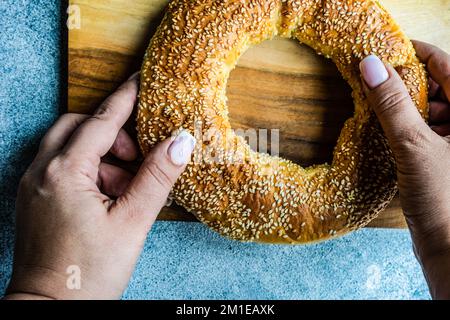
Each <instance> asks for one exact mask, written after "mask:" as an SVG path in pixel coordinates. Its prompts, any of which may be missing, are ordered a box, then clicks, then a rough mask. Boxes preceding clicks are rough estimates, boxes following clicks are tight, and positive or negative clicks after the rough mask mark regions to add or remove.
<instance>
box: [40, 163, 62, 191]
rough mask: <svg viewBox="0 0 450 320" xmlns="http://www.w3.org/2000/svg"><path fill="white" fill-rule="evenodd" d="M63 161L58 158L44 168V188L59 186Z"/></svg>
mask: <svg viewBox="0 0 450 320" xmlns="http://www.w3.org/2000/svg"><path fill="white" fill-rule="evenodd" d="M61 172H64V171H63V170H62V166H61V160H60V158H58V157H55V158H53V159H51V160H50V161H49V162H48V163H47V165H46V166H45V167H44V170H43V173H42V186H44V187H49V186H55V185H58V184H59V182H60V181H61Z"/></svg>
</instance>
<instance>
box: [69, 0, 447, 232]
mask: <svg viewBox="0 0 450 320" xmlns="http://www.w3.org/2000/svg"><path fill="white" fill-rule="evenodd" d="M167 2H168V1H167V0H71V1H70V4H71V5H75V6H77V9H79V13H80V22H81V24H80V28H79V29H71V30H70V31H69V51H68V52H69V58H68V61H69V88H68V90H69V92H68V99H69V100H68V108H69V111H70V112H80V113H89V112H91V111H92V110H93V109H95V107H96V106H98V105H99V103H101V102H102V101H103V99H104V98H105V97H107V96H108V95H109V94H110V93H111V92H112V91H114V89H115V88H117V86H118V85H119V84H120V83H121V82H122V81H123V80H124V79H126V78H127V77H128V76H129V75H130V74H131V73H133V72H134V71H136V70H139V68H140V64H141V61H142V57H143V54H144V52H145V49H146V47H147V45H148V43H149V40H150V39H151V36H152V34H153V33H154V32H155V30H156V28H157V26H158V25H159V23H160V21H161V19H162V17H163V14H164V8H165V6H166V5H167ZM381 2H382V3H383V4H384V5H385V7H386V8H387V9H388V10H389V11H390V12H391V13H392V14H393V16H394V17H395V18H396V20H397V21H398V22H399V24H400V25H401V26H402V28H403V30H404V31H405V32H406V34H407V35H408V36H409V37H411V38H414V39H419V40H423V41H427V42H430V43H433V44H436V45H438V46H440V47H442V48H443V49H445V50H447V51H450V41H449V36H448V32H449V28H450V0H382V1H381ZM227 96H228V98H229V110H230V117H231V123H232V126H233V128H235V129H237V128H242V129H246V128H266V129H280V154H281V156H283V157H285V158H288V159H291V160H293V161H294V162H296V163H298V164H301V165H304V166H306V165H310V164H314V163H322V162H325V161H330V160H331V158H332V150H333V147H334V145H335V143H336V141H337V137H338V135H339V132H340V130H341V127H342V125H343V123H344V121H345V120H346V119H347V118H348V117H350V116H351V114H352V111H353V104H352V100H351V97H350V89H349V87H348V85H347V84H346V83H345V82H344V81H343V80H342V78H341V76H340V74H339V73H338V71H337V69H336V67H335V66H334V65H333V63H331V62H330V61H329V60H325V59H324V58H322V57H321V56H318V55H316V54H315V53H314V52H313V51H312V50H311V49H309V48H308V47H305V46H302V45H299V44H298V43H297V42H296V41H294V40H289V39H281V38H275V39H273V40H271V41H266V42H263V43H261V44H260V45H258V46H255V47H253V48H250V49H249V50H248V51H247V52H246V53H245V54H244V55H243V56H242V57H241V59H240V60H239V63H238V66H237V68H236V69H235V70H234V71H233V72H232V74H231V77H230V80H229V84H228V88H227ZM160 219H163V220H188V221H189V220H194V218H193V217H192V216H191V215H190V214H189V213H187V212H185V211H184V210H183V209H182V208H180V207H177V206H175V205H173V206H171V207H169V208H165V209H164V210H163V212H162V213H161V215H160ZM370 226H372V227H391V228H402V227H405V221H404V218H403V215H402V212H401V208H400V203H399V200H398V198H396V199H395V200H394V201H393V202H392V203H391V205H390V206H389V208H388V209H387V210H385V211H384V212H383V213H381V214H380V216H379V217H378V218H377V219H375V220H374V221H373V222H372V223H371V224H370Z"/></svg>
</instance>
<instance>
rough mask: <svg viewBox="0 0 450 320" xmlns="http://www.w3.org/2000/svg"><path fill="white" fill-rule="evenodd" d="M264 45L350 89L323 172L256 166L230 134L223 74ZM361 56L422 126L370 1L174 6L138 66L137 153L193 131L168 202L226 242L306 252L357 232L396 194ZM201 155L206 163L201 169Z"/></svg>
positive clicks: (402, 68)
mask: <svg viewBox="0 0 450 320" xmlns="http://www.w3.org/2000/svg"><path fill="white" fill-rule="evenodd" d="M275 35H280V36H283V37H294V38H297V39H298V40H299V41H301V42H303V43H305V44H307V45H309V46H311V47H312V48H314V49H315V50H316V51H317V52H318V53H319V54H323V55H325V56H326V57H329V58H331V59H332V60H333V61H334V63H335V64H336V65H337V67H338V69H339V70H340V72H341V73H342V76H343V77H344V79H345V80H347V81H348V83H349V84H350V86H351V87H352V89H353V98H354V101H355V114H354V116H353V118H351V119H349V120H348V121H347V122H346V123H345V125H344V128H343V130H342V132H341V135H340V137H339V139H338V142H337V145H336V147H335V150H334V158H333V162H332V164H331V165H328V164H323V165H317V166H313V167H310V168H302V167H300V166H299V165H297V164H294V163H292V162H290V161H287V160H284V159H280V158H276V157H271V156H268V155H265V154H259V153H256V152H253V151H252V150H250V148H249V147H248V145H247V144H246V143H245V142H244V140H243V139H242V138H240V137H238V136H236V135H235V134H233V133H232V132H230V124H229V121H228V116H227V112H228V111H227V105H226V96H225V88H226V81H227V79H228V76H229V73H230V71H231V70H232V69H233V68H234V66H235V64H236V61H237V59H238V58H239V56H240V55H241V54H242V53H243V52H244V51H245V50H246V49H247V48H248V47H249V46H251V45H253V44H256V43H259V42H261V41H264V40H266V39H270V38H272V37H274V36H275ZM371 53H374V54H377V55H378V56H379V57H380V58H381V59H382V60H384V61H385V62H388V63H390V64H392V65H393V66H394V67H396V69H397V71H399V73H400V75H401V77H402V79H403V80H404V82H405V84H406V85H407V88H408V91H409V93H410V95H411V97H412V99H413V101H414V102H415V103H416V105H417V108H418V109H419V111H420V112H421V114H422V116H423V117H426V114H427V113H428V112H427V107H428V104H427V82H426V74H425V70H424V67H423V65H422V64H421V63H420V62H419V61H418V59H417V58H416V56H415V52H414V49H413V47H412V44H411V42H410V41H409V40H408V39H407V38H406V36H405V35H404V34H403V33H402V32H401V30H400V28H399V27H398V25H397V24H396V23H395V22H394V21H393V19H392V17H391V16H390V15H389V14H388V13H387V12H386V10H385V9H384V8H383V7H382V6H381V5H380V3H379V2H378V1H374V0H359V1H357V0H347V1H337V0H328V1H327V0H320V1H319V0H302V1H294V0H243V1H236V0H223V1H213V0H173V1H171V3H170V4H169V6H168V9H167V13H166V15H165V18H164V20H163V21H162V23H161V25H160V27H159V29H158V31H157V32H156V34H155V35H154V37H153V39H152V41H151V43H150V46H149V48H148V51H147V53H146V56H145V59H144V63H143V68H142V77H141V78H142V83H141V93H140V103H139V111H138V132H139V143H140V146H141V149H142V151H143V152H144V154H146V153H147V152H148V151H149V150H150V148H152V147H153V146H154V145H155V144H156V143H158V142H159V141H161V140H163V139H165V138H167V137H169V136H170V135H171V134H172V133H173V132H174V131H176V130H178V129H180V128H184V129H187V130H189V131H190V132H191V133H197V134H198V132H199V131H200V132H201V137H198V136H197V137H196V138H197V139H198V140H201V141H198V142H199V143H198V146H197V149H196V151H195V156H194V159H193V161H192V162H191V164H189V166H188V167H187V169H186V171H185V172H184V173H183V175H182V176H181V177H180V179H179V180H178V182H177V183H176V185H175V187H174V190H173V198H174V200H175V201H176V202H177V203H178V204H180V205H182V206H183V207H184V208H186V209H187V210H188V211H190V212H192V213H194V214H195V216H196V217H197V218H198V219H199V220H200V221H202V222H204V223H206V224H207V225H208V226H210V227H211V228H212V229H214V230H216V231H217V232H219V233H221V234H223V235H225V236H228V237H230V238H233V239H237V240H243V241H259V242H272V243H305V242H311V241H319V240H324V239H328V238H331V237H334V236H338V235H342V234H345V233H347V232H349V231H351V230H354V229H357V228H359V227H361V226H364V225H365V224H367V223H368V222H369V221H370V220H372V219H373V218H374V217H375V216H376V215H377V214H378V213H379V212H380V211H381V210H383V209H384V208H385V207H386V206H387V205H388V203H389V202H390V201H391V199H392V198H393V196H394V195H395V193H396V191H397V187H396V181H395V177H396V170H395V163H394V160H393V157H392V153H391V150H390V148H389V146H388V145H387V142H386V139H385V137H384V136H383V134H382V131H381V129H380V126H379V124H378V121H377V120H376V118H375V116H374V114H373V113H372V112H371V110H370V109H369V106H368V104H367V101H366V99H365V97H364V94H363V92H362V88H361V81H360V73H359V69H358V64H359V62H360V61H361V60H362V59H363V58H364V57H365V56H367V55H369V54H371ZM200 121H201V125H200V124H199V122H200ZM196 127H197V128H200V130H195V128H196ZM211 132H215V133H217V132H218V133H220V135H219V136H217V135H214V134H211ZM211 150H213V152H214V156H215V158H214V160H215V161H211V159H210V158H205V155H208V154H209V155H211ZM199 155H200V156H199ZM237 155H238V156H237ZM208 159H209V160H208ZM236 159H237V160H239V161H236Z"/></svg>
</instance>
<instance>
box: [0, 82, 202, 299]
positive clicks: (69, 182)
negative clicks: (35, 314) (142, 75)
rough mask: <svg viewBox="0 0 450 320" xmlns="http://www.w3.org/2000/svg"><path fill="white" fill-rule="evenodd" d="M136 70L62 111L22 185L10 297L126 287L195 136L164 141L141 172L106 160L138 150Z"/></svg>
mask: <svg viewBox="0 0 450 320" xmlns="http://www.w3.org/2000/svg"><path fill="white" fill-rule="evenodd" d="M138 76H139V75H135V76H134V77H132V78H130V80H129V81H127V82H126V83H125V84H123V85H122V86H121V87H120V88H119V89H118V90H117V91H116V92H115V93H114V94H113V95H112V96H111V97H109V98H108V99H107V100H106V101H105V102H104V103H103V104H102V106H101V107H100V108H99V109H98V110H97V111H96V112H95V114H94V115H93V116H91V117H89V116H85V115H78V114H67V115H64V116H62V117H61V119H59V121H58V122H57V123H56V124H55V125H54V126H53V127H52V128H51V129H50V130H49V132H48V133H47V135H46V136H45V137H44V139H43V141H42V143H41V145H40V149H39V153H38V155H37V156H36V159H35V160H34V161H33V163H32V164H31V166H30V168H29V169H28V170H27V172H26V173H25V175H24V176H23V178H22V180H21V183H20V187H19V192H18V196H17V205H16V207H17V208H16V210H17V212H16V214H17V219H16V224H17V227H16V229H17V239H16V247H15V255H14V266H13V276H12V280H11V282H10V285H9V288H8V290H7V293H8V295H7V296H6V298H7V299H22V298H30V299H40V298H50V299H72V298H80V299H87V298H96V299H111V298H120V297H121V295H122V293H123V291H124V289H125V288H126V287H127V285H128V281H129V279H130V277H131V274H132V272H133V270H134V266H135V263H136V261H137V258H138V256H139V254H140V252H141V250H142V248H143V245H144V241H145V240H146V237H147V233H148V232H149V230H150V228H151V226H152V224H153V222H154V221H155V219H156V217H157V215H158V213H159V212H160V210H161V208H162V207H163V206H164V205H165V204H166V201H167V197H168V195H169V192H170V190H171V188H172V185H173V184H174V183H175V182H176V180H177V178H178V176H179V175H180V174H181V173H182V172H183V171H184V168H185V166H186V164H187V163H188V162H189V161H190V157H191V153H192V150H193V148H194V143H195V142H194V138H193V137H192V136H191V135H190V134H189V133H187V132H185V131H183V132H182V133H181V134H179V135H178V136H177V137H176V138H175V137H174V138H172V139H168V140H166V141H164V142H162V143H161V144H159V145H158V146H157V147H155V148H154V150H152V152H151V153H150V154H149V155H148V156H147V157H146V159H145V160H144V162H143V163H142V165H141V167H140V169H139V171H138V173H137V175H136V176H133V174H132V173H130V172H128V171H126V170H124V169H122V168H120V167H118V166H114V165H111V164H108V163H106V162H104V161H103V159H104V156H105V155H107V154H108V153H111V154H113V155H114V156H115V157H117V158H118V159H120V160H123V161H133V160H135V159H136V158H137V157H138V153H139V152H138V149H137V147H136V145H135V144H134V142H133V140H132V139H131V137H130V136H129V135H128V134H127V133H126V132H125V131H124V129H122V127H123V125H124V124H125V122H126V121H127V119H128V118H129V117H130V115H131V113H132V111H133V107H134V104H135V102H136V96H137V92H138ZM114 199H116V200H114ZM78 271H80V272H81V273H80V274H79V275H80V280H81V282H80V285H81V287H80V288H79V289H75V290H73V286H71V285H69V286H67V283H68V282H70V281H71V280H70V279H69V278H70V276H71V275H75V276H76V275H77V273H78ZM68 272H69V274H68ZM74 286H75V287H76V282H74Z"/></svg>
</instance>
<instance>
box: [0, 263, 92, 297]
mask: <svg viewBox="0 0 450 320" xmlns="http://www.w3.org/2000/svg"><path fill="white" fill-rule="evenodd" d="M91 298H93V297H92V295H90V293H89V292H87V291H86V290H83V289H72V288H71V287H70V286H68V276H67V275H66V274H61V273H58V272H56V271H54V270H51V269H47V268H41V267H15V268H14V270H13V275H12V278H11V282H10V284H9V286H8V289H7V290H6V294H5V297H4V299H6V300H22V299H23V300H70V299H91Z"/></svg>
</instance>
